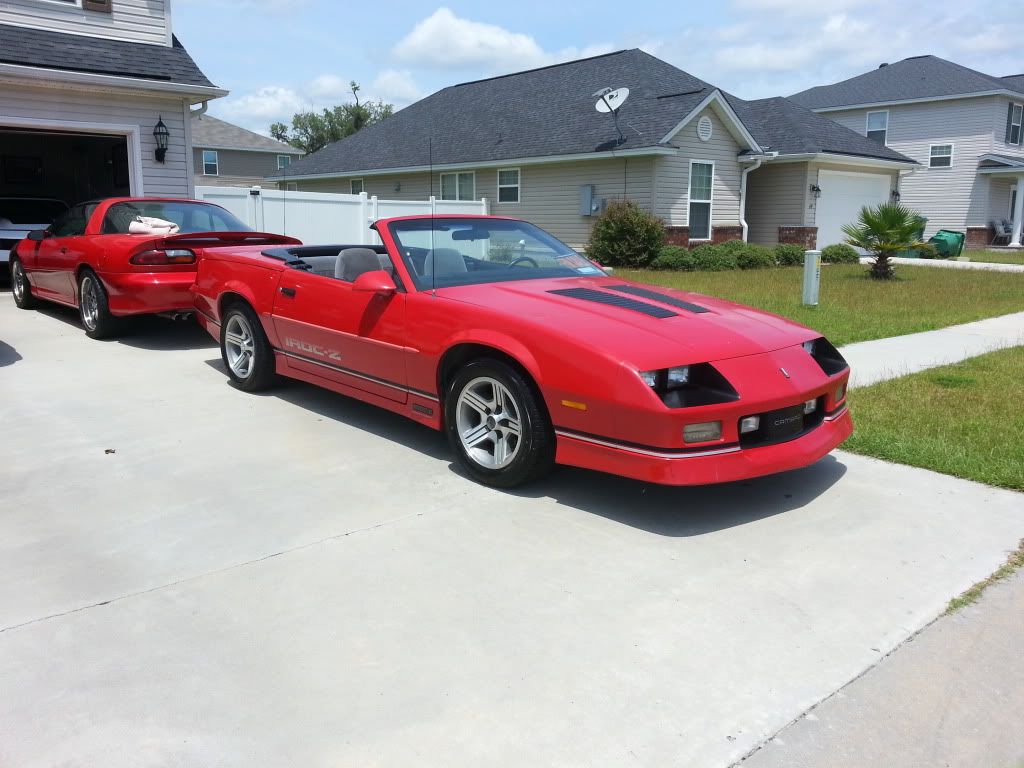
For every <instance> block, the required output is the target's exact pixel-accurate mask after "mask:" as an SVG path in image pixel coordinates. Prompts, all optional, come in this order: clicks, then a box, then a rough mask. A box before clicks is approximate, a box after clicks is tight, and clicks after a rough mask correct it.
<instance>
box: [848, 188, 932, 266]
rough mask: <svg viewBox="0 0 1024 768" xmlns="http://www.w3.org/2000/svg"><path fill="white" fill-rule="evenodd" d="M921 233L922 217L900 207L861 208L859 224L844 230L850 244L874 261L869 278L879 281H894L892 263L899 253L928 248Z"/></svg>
mask: <svg viewBox="0 0 1024 768" xmlns="http://www.w3.org/2000/svg"><path fill="white" fill-rule="evenodd" d="M920 231H921V215H920V214H919V213H918V212H917V211H912V210H910V209H909V208H907V207H906V206H903V205H900V204H899V203H882V204H881V205H879V206H877V207H875V208H868V207H864V208H861V209H860V216H859V217H858V218H857V221H856V222H855V223H853V224H847V225H846V226H844V227H843V234H844V235H846V242H847V244H848V245H855V246H857V247H858V248H863V249H864V250H865V251H867V252H868V253H870V254H871V256H872V257H873V260H872V262H871V267H870V269H869V271H868V274H870V275H871V277H873V278H875V279H878V280H888V279H890V278H892V276H893V266H892V262H891V261H890V260H889V259H891V258H892V257H893V256H894V255H896V253H898V252H899V251H906V250H910V249H911V248H918V247H921V246H923V245H925V243H923V242H921V239H920V237H919V233H920Z"/></svg>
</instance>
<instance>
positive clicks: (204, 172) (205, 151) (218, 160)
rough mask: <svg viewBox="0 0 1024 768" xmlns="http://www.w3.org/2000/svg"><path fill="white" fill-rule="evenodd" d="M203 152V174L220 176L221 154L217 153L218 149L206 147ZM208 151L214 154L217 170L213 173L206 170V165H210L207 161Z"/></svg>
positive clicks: (214, 163) (214, 164)
mask: <svg viewBox="0 0 1024 768" xmlns="http://www.w3.org/2000/svg"><path fill="white" fill-rule="evenodd" d="M201 152H202V153H203V155H202V159H203V176H220V155H219V154H218V153H217V150H216V149H204V150H201ZM207 152H209V153H210V154H212V155H213V166H214V168H216V170H215V171H214V172H213V173H208V172H207V170H206V166H208V165H210V163H208V162H207V161H206V153H207Z"/></svg>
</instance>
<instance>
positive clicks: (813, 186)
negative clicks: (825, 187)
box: [811, 184, 821, 200]
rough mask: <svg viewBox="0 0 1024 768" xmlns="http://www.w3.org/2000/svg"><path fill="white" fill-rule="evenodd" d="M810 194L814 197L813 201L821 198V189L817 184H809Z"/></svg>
mask: <svg viewBox="0 0 1024 768" xmlns="http://www.w3.org/2000/svg"><path fill="white" fill-rule="evenodd" d="M811 194H812V195H814V199H815V200H817V199H818V198H819V197H821V187H819V186H818V185H817V184H811Z"/></svg>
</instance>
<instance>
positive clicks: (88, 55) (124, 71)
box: [0, 24, 216, 88]
mask: <svg viewBox="0 0 1024 768" xmlns="http://www.w3.org/2000/svg"><path fill="white" fill-rule="evenodd" d="M0 63H4V64H21V65H23V66H29V67H41V68H43V69H54V70H63V71H67V72H88V73H91V74H101V75H116V76H120V77H133V78H140V79H143V80H157V81H160V82H164V83H181V84H183V85H198V86H205V87H208V88H214V87H216V86H214V84H213V83H211V82H210V81H209V79H207V77H206V75H204V74H203V73H202V71H201V70H200V69H199V67H198V66H196V63H195V62H194V61H192V57H191V56H189V55H188V51H186V50H185V49H184V47H182V45H181V43H180V42H178V38H176V37H175V38H173V45H171V46H164V45H150V44H147V43H129V42H124V41H122V40H108V39H105V38H100V37H88V36H85V35H69V34H67V33H64V32H53V31H50V30H45V29H29V28H27V27H15V26H12V25H10V24H0Z"/></svg>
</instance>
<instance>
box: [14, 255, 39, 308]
mask: <svg viewBox="0 0 1024 768" xmlns="http://www.w3.org/2000/svg"><path fill="white" fill-rule="evenodd" d="M11 293H13V294H14V303H15V304H16V305H17V307H18V308H19V309H32V308H33V307H35V306H36V305H37V304H38V303H39V300H38V299H36V297H35V296H33V295H32V287H31V286H30V285H29V283H28V275H26V274H25V268H24V267H23V266H22V265H21V261H20V260H19V259H12V260H11Z"/></svg>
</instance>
